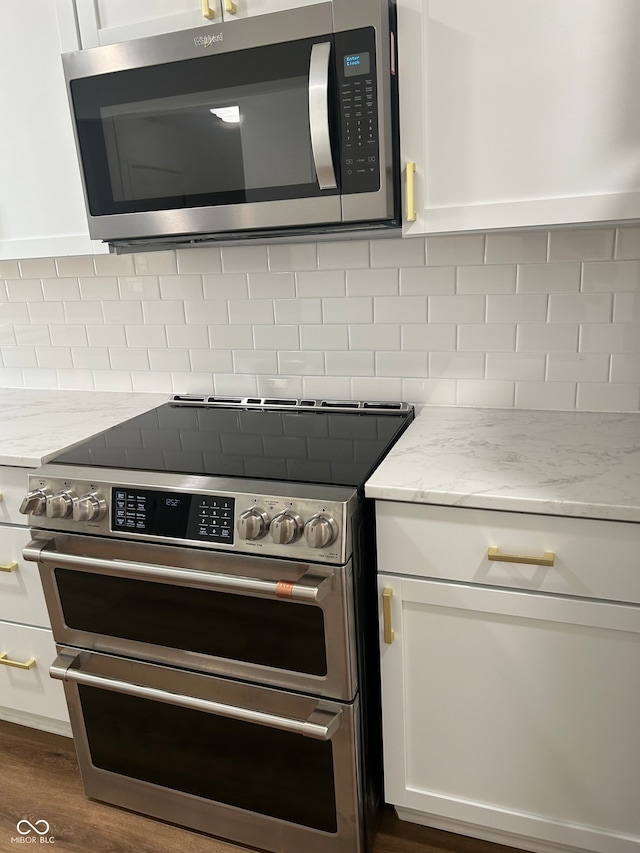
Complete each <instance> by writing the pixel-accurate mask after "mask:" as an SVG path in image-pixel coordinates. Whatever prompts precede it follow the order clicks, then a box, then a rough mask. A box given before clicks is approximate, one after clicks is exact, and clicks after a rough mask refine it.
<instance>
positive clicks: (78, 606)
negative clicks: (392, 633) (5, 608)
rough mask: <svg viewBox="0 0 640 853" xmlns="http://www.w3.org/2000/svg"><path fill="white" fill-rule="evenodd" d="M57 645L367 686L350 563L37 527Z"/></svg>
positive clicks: (322, 687)
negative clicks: (360, 679) (360, 672)
mask: <svg viewBox="0 0 640 853" xmlns="http://www.w3.org/2000/svg"><path fill="white" fill-rule="evenodd" d="M24 556H25V558H26V559H29V560H34V561H36V562H38V564H39V568H40V577H41V580H42V585H43V588H44V593H45V598H46V602H47V607H48V610H49V616H50V619H51V626H52V629H53V636H54V638H55V640H56V642H57V643H60V644H63V645H68V646H78V647H80V648H84V649H92V650H95V651H103V652H107V653H110V654H117V655H122V656H125V657H131V658H138V659H142V660H149V661H152V662H157V663H164V664H170V665H175V666H179V667H183V668H188V669H194V670H200V671H204V672H212V673H216V674H219V675H224V676H229V677H234V678H240V679H243V680H247V681H254V682H259V683H262V684H267V685H273V686H277V687H282V688H291V689H293V690H299V691H301V692H307V693H312V694H315V695H318V696H330V697H333V698H336V699H345V700H351V699H353V697H354V696H355V694H356V690H357V666H356V652H355V630H354V607H353V593H352V590H353V586H352V576H351V563H349V564H347V565H346V566H338V567H324V566H319V565H314V564H310V563H299V562H296V561H293V560H291V561H289V560H277V559H272V558H265V557H244V556H242V555H238V554H225V553H221V552H216V551H210V550H205V549H202V550H200V549H196V548H181V547H173V546H167V545H149V544H145V543H139V542H123V541H118V540H116V539H103V538H100V537H93V536H92V537H88V536H77V535H71V534H57V533H56V534H54V535H52V534H51V533H47V534H44V533H42V534H41V533H39V532H38V533H37V534H36V538H35V539H34V540H33V541H32V542H31V543H30V544H29V545H28V546H27V548H26V549H25V550H24Z"/></svg>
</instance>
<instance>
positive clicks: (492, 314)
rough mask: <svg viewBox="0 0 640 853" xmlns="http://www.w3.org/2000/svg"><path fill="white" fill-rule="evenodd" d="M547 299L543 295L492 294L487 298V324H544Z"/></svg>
mask: <svg viewBox="0 0 640 853" xmlns="http://www.w3.org/2000/svg"><path fill="white" fill-rule="evenodd" d="M547 298H548V297H547V296H546V294H543V293H532V294H515V295H512V294H506V295H502V294H491V295H489V296H487V323H542V322H544V320H545V318H546V315H547Z"/></svg>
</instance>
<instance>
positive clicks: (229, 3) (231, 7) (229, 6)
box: [224, 0, 238, 15]
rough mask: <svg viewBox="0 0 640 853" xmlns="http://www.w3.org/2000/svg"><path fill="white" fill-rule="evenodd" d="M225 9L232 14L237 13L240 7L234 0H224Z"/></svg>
mask: <svg viewBox="0 0 640 853" xmlns="http://www.w3.org/2000/svg"><path fill="white" fill-rule="evenodd" d="M224 11H225V12H228V13H229V14H230V15H237V14H238V7H237V6H236V4H235V3H234V2H233V0H224Z"/></svg>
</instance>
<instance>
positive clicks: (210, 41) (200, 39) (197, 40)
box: [193, 33, 223, 49]
mask: <svg viewBox="0 0 640 853" xmlns="http://www.w3.org/2000/svg"><path fill="white" fill-rule="evenodd" d="M222 35H223V34H222V33H218V34H217V35H210V36H194V37H193V43H194V44H195V45H196V47H204V48H205V49H206V48H207V47H211V46H212V45H214V44H215V43H216V42H220V41H222Z"/></svg>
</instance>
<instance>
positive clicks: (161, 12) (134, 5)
mask: <svg viewBox="0 0 640 853" xmlns="http://www.w3.org/2000/svg"><path fill="white" fill-rule="evenodd" d="M316 2H318V0H135V2H131V0H76V9H77V15H78V27H79V29H80V42H81V46H82V48H83V49H85V48H89V47H98V46H99V45H103V44H114V43H116V42H120V41H128V40H129V39H136V38H144V37H145V36H152V35H158V34H159V33H170V32H176V31H178V30H187V29H190V28H191V27H202V26H206V25H207V24H219V23H221V22H222V21H223V20H224V21H234V20H237V19H238V18H248V17H250V16H251V15H263V14H266V13H268V12H279V11H282V10H286V9H292V8H294V7H296V6H310V5H313V4H314V3H316Z"/></svg>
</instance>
